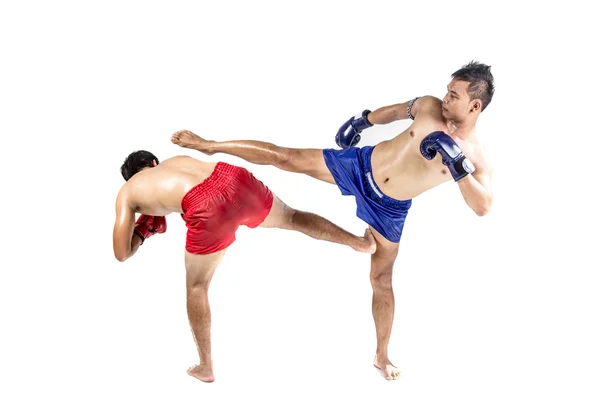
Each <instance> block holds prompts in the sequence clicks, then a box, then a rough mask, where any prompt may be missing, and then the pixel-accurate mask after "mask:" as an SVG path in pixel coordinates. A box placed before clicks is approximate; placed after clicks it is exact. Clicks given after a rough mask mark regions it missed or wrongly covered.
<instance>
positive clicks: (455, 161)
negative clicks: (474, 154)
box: [421, 131, 475, 182]
mask: <svg viewBox="0 0 600 400" xmlns="http://www.w3.org/2000/svg"><path fill="white" fill-rule="evenodd" d="M436 153H440V155H441V156H442V164H444V165H445V166H447V167H448V169H449V170H450V173H451V174H452V177H453V178H454V181H455V182H456V181H458V180H460V179H462V178H464V177H465V176H467V175H469V174H471V173H473V172H474V171H475V167H474V166H473V164H472V163H471V161H469V159H468V158H466V157H465V156H464V154H463V153H462V150H461V149H460V147H458V145H457V144H456V142H455V141H454V140H453V139H452V138H451V137H450V136H449V135H447V134H446V133H444V132H442V131H436V132H433V133H430V134H429V135H427V136H425V138H424V139H423V141H422V142H421V154H423V157H425V158H426V159H428V160H433V159H434V158H435V155H436Z"/></svg>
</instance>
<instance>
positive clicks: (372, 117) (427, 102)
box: [367, 96, 441, 125]
mask: <svg viewBox="0 0 600 400" xmlns="http://www.w3.org/2000/svg"><path fill="white" fill-rule="evenodd" d="M411 100H412V99H411ZM411 100H408V101H406V102H404V103H399V104H393V105H391V106H385V107H380V108H378V109H377V110H375V111H372V112H371V113H370V114H369V115H368V117H367V118H368V119H369V122H370V123H372V124H373V125H385V124H389V123H391V122H394V121H399V120H403V119H408V118H409V116H408V105H409V103H410V101H411ZM436 102H437V103H441V100H439V99H438V98H436V97H433V96H423V97H419V98H418V99H417V100H416V101H415V102H414V103H413V105H412V107H411V111H410V113H411V114H412V116H413V117H415V118H416V116H417V114H418V113H419V110H424V109H426V108H428V107H431V106H433V105H434V104H435V103H436Z"/></svg>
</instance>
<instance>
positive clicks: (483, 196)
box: [458, 154, 493, 217]
mask: <svg viewBox="0 0 600 400" xmlns="http://www.w3.org/2000/svg"><path fill="white" fill-rule="evenodd" d="M478 157H481V158H480V159H479V160H477V161H478V162H477V163H475V172H474V173H473V174H470V175H467V176H465V177H464V178H462V179H461V180H459V181H458V187H459V188H460V192H461V193H462V196H463V198H464V199H465V202H466V203H467V205H468V206H469V207H470V208H471V209H472V210H473V211H475V213H476V214H477V215H479V216H480V217H482V216H484V215H486V214H487V213H488V212H489V210H490V208H491V207H492V198H493V196H492V171H491V167H490V165H489V163H488V162H487V161H486V160H485V158H484V156H483V155H482V154H480V155H478Z"/></svg>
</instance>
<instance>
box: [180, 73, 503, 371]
mask: <svg viewBox="0 0 600 400" xmlns="http://www.w3.org/2000/svg"><path fill="white" fill-rule="evenodd" d="M451 77H452V79H451V80H450V82H449V84H448V87H447V89H448V90H447V93H446V95H445V96H444V98H443V99H439V98H436V97H434V96H420V97H414V98H412V99H410V100H408V101H406V102H404V103H399V104H394V105H389V106H385V107H380V108H378V109H376V110H374V111H372V112H371V111H369V110H365V111H364V112H362V113H361V114H360V115H357V116H354V117H352V118H350V119H349V120H348V121H346V122H345V123H344V124H343V125H342V126H341V128H340V129H339V131H338V133H337V135H336V138H335V139H336V143H337V145H338V146H339V147H341V148H342V149H341V150H337V149H324V150H323V149H292V148H285V147H280V146H276V145H274V144H272V143H266V142H259V141H254V140H236V141H226V142H217V141H212V140H206V139H203V138H201V137H199V136H197V135H195V134H193V133H192V132H190V131H187V130H183V131H179V132H176V133H174V134H173V136H172V138H171V140H172V142H173V143H175V144H178V145H179V146H182V147H185V148H189V149H195V150H198V151H201V152H203V153H205V154H209V155H210V154H215V153H224V154H230V155H234V156H237V157H240V158H242V159H244V160H246V161H248V162H251V163H254V164H261V165H273V166H275V167H277V168H280V169H282V170H285V171H291V172H296V173H303V174H307V175H309V176H312V177H314V178H316V179H319V180H322V181H325V182H329V183H332V184H335V185H337V186H338V187H339V189H340V191H341V192H342V195H352V196H354V197H355V199H356V205H357V211H356V215H357V216H358V217H359V218H360V219H361V220H363V221H365V222H366V223H367V224H368V225H369V227H370V229H371V230H372V232H373V234H374V235H375V239H376V241H377V250H376V252H375V253H374V254H373V255H372V256H371V276H370V277H371V286H372V288H373V308H372V311H373V318H374V321H375V327H376V332H377V348H376V354H375V360H374V365H375V366H376V367H377V368H379V369H380V370H381V371H382V373H383V375H384V376H385V378H386V379H388V380H392V379H397V378H398V377H399V375H400V372H399V371H398V369H397V368H396V367H395V366H394V365H393V364H392V362H391V361H390V359H389V358H388V343H389V340H390V334H391V330H392V323H393V319H394V292H393V289H392V271H393V266H394V262H395V260H396V257H397V255H398V247H399V243H400V237H401V236H402V228H403V226H404V221H405V218H406V216H407V214H408V211H409V209H410V207H411V204H412V200H413V199H414V198H416V197H417V196H419V195H420V194H421V193H423V192H425V191H427V190H429V189H431V188H433V187H436V186H438V185H440V184H442V183H444V182H448V181H454V182H455V184H456V185H457V186H458V189H459V190H460V192H461V194H462V196H463V198H464V200H465V202H466V204H467V205H468V206H469V207H470V208H471V209H472V210H473V211H474V212H475V213H476V214H477V215H479V216H483V215H485V214H487V212H488V211H489V210H490V207H491V204H492V166H491V164H490V161H489V159H488V157H487V156H486V154H485V151H484V149H483V146H482V144H481V142H480V141H479V139H478V137H477V135H476V124H477V119H478V117H479V115H480V114H481V112H483V110H485V108H486V107H487V106H488V105H489V104H490V102H491V100H492V97H493V95H494V78H493V76H492V73H491V68H490V66H488V65H485V64H481V63H479V62H470V63H468V64H466V65H464V66H463V67H462V68H460V69H458V70H457V71H456V72H454V73H453V74H452V75H451ZM409 118H410V119H411V120H413V123H412V124H411V125H410V126H409V127H408V128H407V129H406V130H405V131H404V132H402V133H400V134H399V135H397V136H396V137H394V138H393V139H391V140H387V141H383V142H381V143H379V144H377V145H376V146H364V147H360V148H359V147H356V145H357V144H358V142H359V141H360V135H361V133H362V132H363V131H364V130H365V129H368V128H369V127H371V126H373V125H383V124H389V123H391V122H394V121H397V120H405V119H409Z"/></svg>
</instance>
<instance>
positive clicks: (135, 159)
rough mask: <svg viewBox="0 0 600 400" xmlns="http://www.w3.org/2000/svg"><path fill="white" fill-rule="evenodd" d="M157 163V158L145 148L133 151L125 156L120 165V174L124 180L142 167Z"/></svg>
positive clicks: (152, 165) (153, 165)
mask: <svg viewBox="0 0 600 400" xmlns="http://www.w3.org/2000/svg"><path fill="white" fill-rule="evenodd" d="M157 165H158V158H156V157H155V156H154V154H152V153H150V152H149V151H146V150H138V151H134V152H133V153H131V154H130V155H128V156H127V158H126V159H125V161H124V162H123V165H121V175H123V178H125V180H126V181H128V180H129V178H131V177H132V176H133V175H135V174H137V173H138V172H140V171H141V170H143V169H144V168H151V167H155V166H157Z"/></svg>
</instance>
